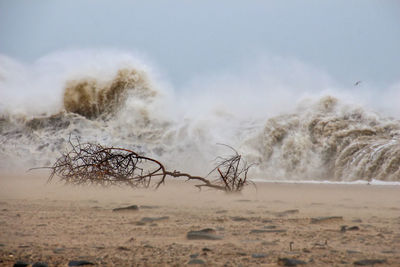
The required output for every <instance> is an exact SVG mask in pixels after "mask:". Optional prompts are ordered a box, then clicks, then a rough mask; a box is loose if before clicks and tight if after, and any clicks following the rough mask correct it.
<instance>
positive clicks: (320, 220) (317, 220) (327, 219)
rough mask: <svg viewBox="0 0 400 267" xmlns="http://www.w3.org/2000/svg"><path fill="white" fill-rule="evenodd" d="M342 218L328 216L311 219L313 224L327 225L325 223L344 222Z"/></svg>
mask: <svg viewBox="0 0 400 267" xmlns="http://www.w3.org/2000/svg"><path fill="white" fill-rule="evenodd" d="M342 220H343V217H342V216H328V217H316V218H311V223H325V222H333V221H342Z"/></svg>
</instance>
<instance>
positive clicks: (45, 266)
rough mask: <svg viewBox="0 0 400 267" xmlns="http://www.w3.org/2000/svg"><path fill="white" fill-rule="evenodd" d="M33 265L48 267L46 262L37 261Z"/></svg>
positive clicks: (35, 266) (33, 266)
mask: <svg viewBox="0 0 400 267" xmlns="http://www.w3.org/2000/svg"><path fill="white" fill-rule="evenodd" d="M32 267H48V265H47V263H45V262H39V261H38V262H35V263H34V264H33V265H32Z"/></svg>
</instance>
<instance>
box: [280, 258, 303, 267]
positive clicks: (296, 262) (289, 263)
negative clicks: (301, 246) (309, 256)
mask: <svg viewBox="0 0 400 267" xmlns="http://www.w3.org/2000/svg"><path fill="white" fill-rule="evenodd" d="M278 264H279V265H281V266H297V265H302V264H307V262H305V261H302V260H298V259H290V258H279V259H278Z"/></svg>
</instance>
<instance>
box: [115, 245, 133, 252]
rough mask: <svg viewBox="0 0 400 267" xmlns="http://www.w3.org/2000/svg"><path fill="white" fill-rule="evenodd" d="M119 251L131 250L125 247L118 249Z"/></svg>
mask: <svg viewBox="0 0 400 267" xmlns="http://www.w3.org/2000/svg"><path fill="white" fill-rule="evenodd" d="M117 249H118V250H123V251H129V250H130V249H129V248H127V247H124V246H119V247H117Z"/></svg>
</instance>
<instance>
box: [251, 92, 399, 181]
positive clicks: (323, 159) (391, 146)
mask: <svg viewBox="0 0 400 267" xmlns="http://www.w3.org/2000/svg"><path fill="white" fill-rule="evenodd" d="M246 145H247V146H248V147H250V148H251V149H252V150H253V151H254V152H255V153H253V154H252V158H253V160H255V161H256V162H257V163H258V165H259V169H260V171H261V172H264V173H265V174H266V175H267V176H268V177H269V178H272V179H276V178H278V179H289V180H292V179H306V180H310V179H311V180H312V179H319V180H325V179H327V180H341V181H352V180H358V179H363V180H371V179H378V180H385V181H399V180H400V122H399V121H397V120H394V119H390V118H381V117H380V116H378V115H376V114H371V113H368V112H365V111H363V110H362V109H359V108H350V107H348V106H343V105H341V104H340V103H339V101H338V100H337V99H336V98H333V97H325V98H323V99H321V100H320V101H319V102H318V103H316V104H314V105H311V106H309V107H307V108H304V109H302V110H299V112H297V113H296V114H290V115H283V116H278V117H274V118H271V119H269V120H268V121H267V122H266V124H265V126H264V129H263V130H262V131H261V132H260V133H259V134H258V135H256V136H255V137H252V138H250V139H249V140H247V141H246Z"/></svg>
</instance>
